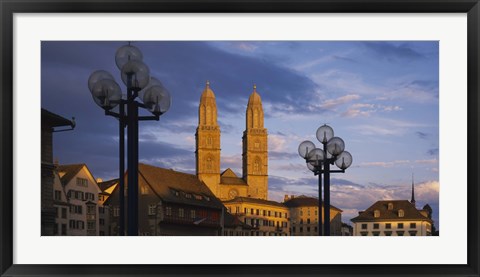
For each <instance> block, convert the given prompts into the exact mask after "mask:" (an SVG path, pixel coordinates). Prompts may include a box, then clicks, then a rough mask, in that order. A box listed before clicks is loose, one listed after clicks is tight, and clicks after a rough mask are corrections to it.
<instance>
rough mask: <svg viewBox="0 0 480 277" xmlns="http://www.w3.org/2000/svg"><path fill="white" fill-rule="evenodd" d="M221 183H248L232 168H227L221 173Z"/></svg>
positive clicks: (244, 184)
mask: <svg viewBox="0 0 480 277" xmlns="http://www.w3.org/2000/svg"><path fill="white" fill-rule="evenodd" d="M220 185H243V186H246V185H247V183H246V182H245V180H243V179H242V178H239V177H238V176H237V174H235V172H233V170H232V169H231V168H227V169H225V171H223V172H222V174H220Z"/></svg>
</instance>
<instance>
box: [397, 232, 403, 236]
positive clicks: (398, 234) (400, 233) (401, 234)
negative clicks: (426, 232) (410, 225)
mask: <svg viewBox="0 0 480 277" xmlns="http://www.w3.org/2000/svg"><path fill="white" fill-rule="evenodd" d="M404 233H405V231H397V236H399V237H401V236H403V234H404Z"/></svg>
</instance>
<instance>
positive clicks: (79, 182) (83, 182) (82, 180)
mask: <svg viewBox="0 0 480 277" xmlns="http://www.w3.org/2000/svg"><path fill="white" fill-rule="evenodd" d="M77 186H80V187H88V180H87V179H85V178H78V177H77Z"/></svg>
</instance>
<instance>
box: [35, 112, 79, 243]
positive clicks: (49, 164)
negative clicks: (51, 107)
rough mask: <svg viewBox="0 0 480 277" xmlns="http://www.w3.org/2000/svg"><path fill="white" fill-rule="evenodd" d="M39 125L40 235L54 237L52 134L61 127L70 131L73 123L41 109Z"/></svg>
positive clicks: (73, 125)
mask: <svg viewBox="0 0 480 277" xmlns="http://www.w3.org/2000/svg"><path fill="white" fill-rule="evenodd" d="M41 125H42V126H41V132H42V133H41V139H42V143H41V155H42V156H41V174H42V181H41V189H40V191H41V201H42V202H41V235H42V236H51V235H54V228H55V209H54V204H53V202H54V199H53V197H54V195H53V191H54V189H53V183H54V178H55V176H54V170H55V166H54V164H53V133H54V132H58V131H63V130H58V129H55V128H58V127H63V126H70V127H71V129H68V130H73V128H74V127H75V121H74V120H73V119H72V120H68V119H66V118H64V117H62V116H59V115H57V114H54V113H52V112H50V111H48V110H45V109H42V111H41ZM57 227H58V226H57Z"/></svg>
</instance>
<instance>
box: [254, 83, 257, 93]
mask: <svg viewBox="0 0 480 277" xmlns="http://www.w3.org/2000/svg"><path fill="white" fill-rule="evenodd" d="M253 91H254V92H257V85H256V84H253Z"/></svg>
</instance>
